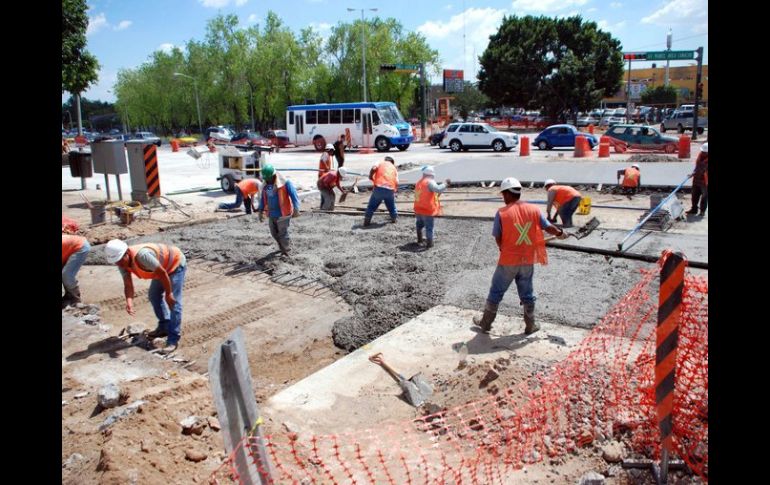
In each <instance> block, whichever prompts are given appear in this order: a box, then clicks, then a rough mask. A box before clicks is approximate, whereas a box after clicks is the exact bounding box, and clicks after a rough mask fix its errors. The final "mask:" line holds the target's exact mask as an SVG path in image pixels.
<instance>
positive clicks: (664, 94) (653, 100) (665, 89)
mask: <svg viewBox="0 0 770 485" xmlns="http://www.w3.org/2000/svg"><path fill="white" fill-rule="evenodd" d="M642 103H644V104H676V88H675V87H674V86H658V87H656V88H653V89H650V88H647V89H645V90H644V91H642Z"/></svg>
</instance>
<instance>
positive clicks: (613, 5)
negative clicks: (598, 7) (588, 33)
mask: <svg viewBox="0 0 770 485" xmlns="http://www.w3.org/2000/svg"><path fill="white" fill-rule="evenodd" d="M622 6H623V4H622V3H620V2H610V7H612V8H620V7H622Z"/></svg>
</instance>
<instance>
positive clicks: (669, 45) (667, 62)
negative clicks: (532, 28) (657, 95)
mask: <svg viewBox="0 0 770 485" xmlns="http://www.w3.org/2000/svg"><path fill="white" fill-rule="evenodd" d="M666 50H667V51H670V50H671V29H670V28H669V29H668V34H667V35H666ZM669 62H671V61H669V60H668V59H666V84H665V86H668V64H669Z"/></svg>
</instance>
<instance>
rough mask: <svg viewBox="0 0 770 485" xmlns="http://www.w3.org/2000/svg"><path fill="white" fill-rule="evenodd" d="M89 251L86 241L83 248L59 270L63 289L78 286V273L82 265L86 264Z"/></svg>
mask: <svg viewBox="0 0 770 485" xmlns="http://www.w3.org/2000/svg"><path fill="white" fill-rule="evenodd" d="M90 250H91V245H90V244H88V241H86V242H85V243H84V244H83V247H82V248H80V250H79V251H77V252H75V253H73V254H72V255H71V256H70V258H69V259H68V260H67V263H66V264H65V265H64V266H63V267H62V269H61V284H62V285H64V289H66V290H71V289H73V288H75V287H77V286H78V278H77V276H78V271H80V267H81V266H83V263H85V262H86V257H87V256H88V251H90Z"/></svg>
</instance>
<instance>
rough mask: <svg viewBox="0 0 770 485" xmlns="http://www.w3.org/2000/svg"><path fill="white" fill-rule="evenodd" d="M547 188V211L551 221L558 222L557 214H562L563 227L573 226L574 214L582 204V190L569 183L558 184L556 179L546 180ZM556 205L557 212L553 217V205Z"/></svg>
mask: <svg viewBox="0 0 770 485" xmlns="http://www.w3.org/2000/svg"><path fill="white" fill-rule="evenodd" d="M544 185H545V190H547V191H548V203H547V205H546V208H545V212H546V214H547V215H548V220H549V221H550V222H554V223H555V222H556V215H557V214H558V215H560V216H561V222H562V227H572V214H574V213H575V211H576V210H577V208H578V206H579V205H580V199H581V196H580V192H578V191H577V190H575V189H573V188H572V187H570V186H569V185H556V181H555V180H554V179H548V180H546V181H545V184H544ZM554 205H555V206H556V213H554V215H553V218H551V207H552V206H554Z"/></svg>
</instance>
